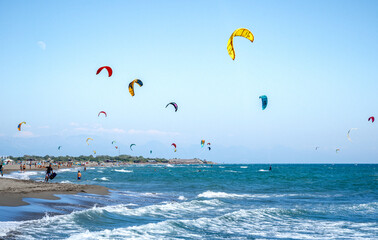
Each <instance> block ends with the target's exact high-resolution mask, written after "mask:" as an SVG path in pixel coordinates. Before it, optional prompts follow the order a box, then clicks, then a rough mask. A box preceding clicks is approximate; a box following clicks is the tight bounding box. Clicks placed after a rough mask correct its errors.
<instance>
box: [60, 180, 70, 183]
mask: <svg viewBox="0 0 378 240" xmlns="http://www.w3.org/2000/svg"><path fill="white" fill-rule="evenodd" d="M60 183H72V182H71V181H68V180H64V181H61V182H60Z"/></svg>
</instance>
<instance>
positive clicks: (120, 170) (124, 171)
mask: <svg viewBox="0 0 378 240" xmlns="http://www.w3.org/2000/svg"><path fill="white" fill-rule="evenodd" d="M114 171H116V172H123V173H132V172H133V170H126V169H114Z"/></svg>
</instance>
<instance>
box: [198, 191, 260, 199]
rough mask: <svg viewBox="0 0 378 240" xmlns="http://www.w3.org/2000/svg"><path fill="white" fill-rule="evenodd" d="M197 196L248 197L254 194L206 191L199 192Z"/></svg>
mask: <svg viewBox="0 0 378 240" xmlns="http://www.w3.org/2000/svg"><path fill="white" fill-rule="evenodd" d="M197 197H199V198H247V197H253V195H251V194H235V193H225V192H212V191H206V192H203V193H200V194H198V196H197Z"/></svg>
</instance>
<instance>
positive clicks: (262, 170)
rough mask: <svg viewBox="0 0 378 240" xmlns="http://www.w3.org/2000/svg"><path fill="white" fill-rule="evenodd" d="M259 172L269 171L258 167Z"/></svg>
mask: <svg viewBox="0 0 378 240" xmlns="http://www.w3.org/2000/svg"><path fill="white" fill-rule="evenodd" d="M259 172H269V170H266V169H260V170H259Z"/></svg>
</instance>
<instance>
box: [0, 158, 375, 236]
mask: <svg viewBox="0 0 378 240" xmlns="http://www.w3.org/2000/svg"><path fill="white" fill-rule="evenodd" d="M272 167H273V170H272V171H271V172H269V171H266V169H268V168H269V166H268V165H214V166H213V167H211V166H200V165H193V166H183V165H174V166H172V165H168V166H162V165H160V166H154V165H149V166H140V165H138V166H121V167H112V168H88V169H87V171H85V172H83V180H82V181H81V182H80V183H81V184H99V185H103V186H106V187H109V188H111V189H113V190H112V191H111V193H110V195H108V196H98V195H91V194H77V195H59V196H60V197H61V199H60V200H41V199H26V201H27V202H29V203H30V205H28V206H21V207H0V212H1V214H0V220H1V222H0V238H3V239H127V238H132V239H377V238H378V189H377V183H378V165H320V164H319V165H310V164H308V165H290V164H287V165H285V164H283V165H272ZM81 170H82V169H81ZM76 173H77V169H75V170H73V169H71V170H62V171H60V172H58V176H57V177H56V179H54V181H55V182H68V181H69V182H73V183H76V182H77V181H76V180H75V178H76ZM20 176H21V177H23V178H31V179H36V180H42V179H43V173H28V174H27V175H22V174H17V173H15V174H12V177H20Z"/></svg>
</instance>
